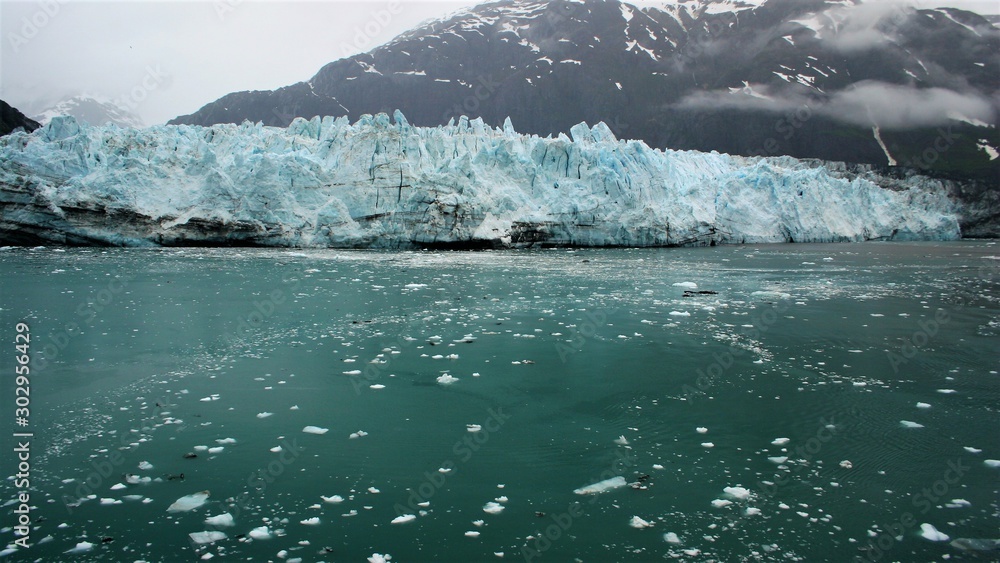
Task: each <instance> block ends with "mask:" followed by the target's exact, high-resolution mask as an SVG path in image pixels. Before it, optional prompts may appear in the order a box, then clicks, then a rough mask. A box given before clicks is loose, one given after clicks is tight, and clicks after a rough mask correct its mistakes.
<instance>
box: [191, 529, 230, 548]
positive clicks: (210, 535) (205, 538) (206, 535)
mask: <svg viewBox="0 0 1000 563" xmlns="http://www.w3.org/2000/svg"><path fill="white" fill-rule="evenodd" d="M188 537H190V538H191V541H192V542H194V543H196V544H199V545H202V544H206V543H215V542H217V541H219V540H224V539H226V538H227V537H229V536H227V535H226V534H225V533H224V532H191V533H190V534H188Z"/></svg>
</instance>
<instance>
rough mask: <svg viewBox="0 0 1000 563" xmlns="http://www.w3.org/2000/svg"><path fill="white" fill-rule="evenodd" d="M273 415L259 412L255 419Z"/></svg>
mask: <svg viewBox="0 0 1000 563" xmlns="http://www.w3.org/2000/svg"><path fill="white" fill-rule="evenodd" d="M273 414H274V413H273V412H259V413H257V418H267V417H269V416H271V415H273Z"/></svg>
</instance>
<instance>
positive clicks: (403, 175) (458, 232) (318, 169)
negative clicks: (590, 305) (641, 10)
mask: <svg viewBox="0 0 1000 563" xmlns="http://www.w3.org/2000/svg"><path fill="white" fill-rule="evenodd" d="M571 135H572V139H571V138H569V137H567V136H566V135H559V136H558V137H556V138H541V137H538V136H527V135H521V134H518V133H516V132H515V131H514V128H513V126H512V124H511V123H510V120H507V121H506V122H505V123H504V125H503V127H501V128H496V129H494V128H492V127H488V126H486V125H484V123H483V122H482V120H480V119H474V120H471V121H470V120H468V119H467V118H464V117H463V118H462V119H460V120H459V121H458V122H457V123H455V122H450V123H449V124H448V125H445V126H441V127H435V128H424V127H414V126H410V125H409V124H408V122H407V121H406V119H405V117H403V115H402V114H401V113H400V112H398V111H397V112H396V113H395V115H394V116H393V117H392V118H391V119H390V117H389V116H388V115H386V114H378V115H375V116H371V115H365V116H362V117H361V119H360V120H359V121H358V122H357V123H354V124H351V123H349V121H348V120H347V119H346V118H343V117H341V118H336V119H334V118H330V117H326V118H322V119H320V118H313V119H312V120H308V121H307V120H305V119H296V120H295V121H294V122H293V123H292V124H291V125H290V126H289V127H288V128H287V129H282V128H274V127H264V126H262V125H261V124H259V123H258V124H251V123H243V124H242V125H215V126H212V127H197V126H156V127H150V128H145V129H123V128H119V127H116V126H114V125H107V126H103V127H92V126H88V125H86V124H81V123H78V122H76V121H75V120H74V119H73V118H71V117H59V118H55V119H53V120H52V121H51V122H50V123H49V124H48V125H47V126H45V127H43V128H41V129H39V130H37V131H35V132H34V133H32V134H30V135H28V134H24V133H15V134H13V135H9V136H7V137H4V138H2V139H0V206H2V209H3V216H2V217H0V236H2V237H3V238H4V239H5V240H8V241H10V240H15V241H16V240H28V239H32V240H39V239H40V240H48V241H51V242H69V243H78V244H121V245H136V246H140V245H155V244H254V245H268V246H301V247H408V246H415V245H416V246H419V245H434V244H441V245H449V244H454V245H482V246H526V245H532V244H564V245H583V246H658V245H687V244H690V245H697V244H710V243H712V244H714V243H744V242H746V243H761V242H786V241H795V242H822V241H860V240H870V239H879V238H896V239H954V238H958V237H959V236H960V230H959V226H958V218H957V215H956V213H955V209H954V206H953V204H952V202H951V201H950V200H949V199H948V198H947V197H946V195H945V194H944V190H941V189H940V186H939V185H938V184H936V183H935V182H934V181H931V180H929V179H927V178H921V177H914V178H911V179H909V180H906V181H902V182H898V181H897V182H896V183H895V185H894V186H895V187H894V189H885V188H882V187H880V186H879V185H878V184H877V182H879V181H880V177H879V176H878V175H876V174H874V173H868V174H860V175H858V174H848V173H847V172H845V171H844V169H843V167H837V166H836V165H828V166H824V165H822V164H820V163H816V162H806V161H800V160H796V159H792V158H788V157H779V158H749V157H739V156H730V155H724V154H716V153H710V154H709V153H698V152H680V151H670V150H667V151H660V150H656V149H651V148H650V147H649V146H647V145H646V144H645V143H643V142H639V141H620V140H618V139H616V138H615V136H614V134H613V133H612V132H611V130H610V129H609V128H608V127H607V126H606V125H605V124H603V123H599V124H597V125H596V126H594V127H593V128H591V127H589V126H588V125H587V124H585V123H581V124H580V125H577V126H575V127H573V128H572V130H571Z"/></svg>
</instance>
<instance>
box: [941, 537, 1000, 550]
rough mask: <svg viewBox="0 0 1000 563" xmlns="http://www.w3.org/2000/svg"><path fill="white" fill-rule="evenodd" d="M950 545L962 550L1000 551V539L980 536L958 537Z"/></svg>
mask: <svg viewBox="0 0 1000 563" xmlns="http://www.w3.org/2000/svg"><path fill="white" fill-rule="evenodd" d="M949 545H951V546H952V547H954V548H955V549H961V550H962V551H998V550H1000V540H990V539H978V538H956V539H955V540H953V541H952V542H951V543H950V544H949Z"/></svg>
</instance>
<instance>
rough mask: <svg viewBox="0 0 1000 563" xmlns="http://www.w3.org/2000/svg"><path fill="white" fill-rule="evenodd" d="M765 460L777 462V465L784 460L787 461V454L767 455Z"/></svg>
mask: <svg viewBox="0 0 1000 563" xmlns="http://www.w3.org/2000/svg"><path fill="white" fill-rule="evenodd" d="M767 461H770V462H771V463H777V464H778V465H781V464H782V463H785V462H786V461H788V456H787V455H780V456H774V457H769V458H767Z"/></svg>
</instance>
